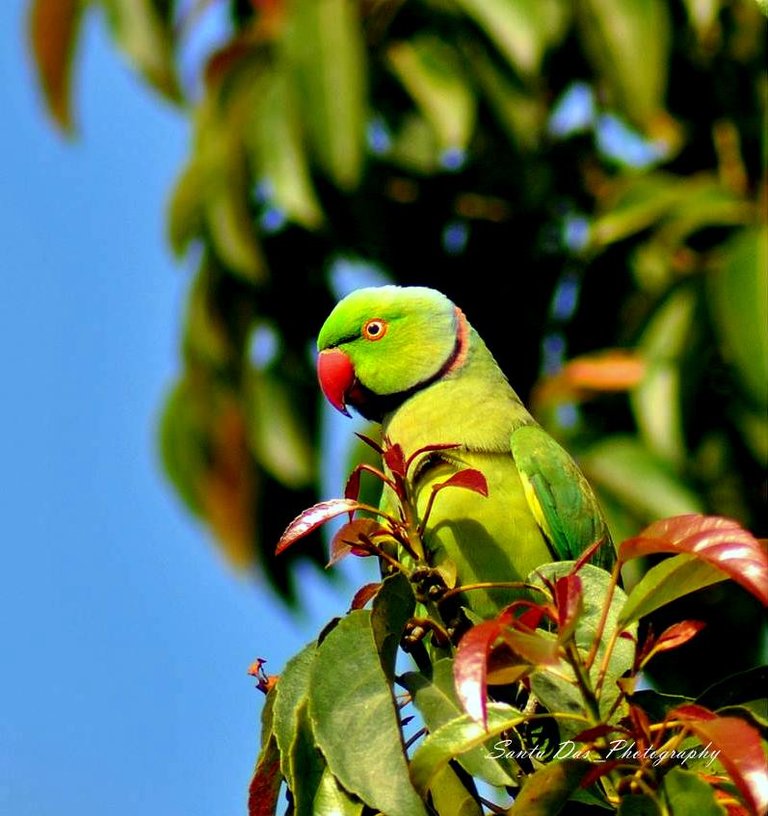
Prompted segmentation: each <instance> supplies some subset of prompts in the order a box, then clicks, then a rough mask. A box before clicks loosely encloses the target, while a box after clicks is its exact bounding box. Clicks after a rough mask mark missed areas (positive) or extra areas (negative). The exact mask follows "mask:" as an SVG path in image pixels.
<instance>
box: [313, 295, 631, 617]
mask: <svg viewBox="0 0 768 816" xmlns="http://www.w3.org/2000/svg"><path fill="white" fill-rule="evenodd" d="M318 350H319V356H318V363H317V366H318V378H319V381H320V385H321V388H322V390H323V392H324V394H325V396H326V397H327V398H328V400H329V401H330V403H331V404H332V405H333V406H334V407H335V408H337V409H338V410H339V411H341V412H342V413H345V414H347V415H349V411H348V408H349V407H352V408H354V409H356V410H357V411H358V412H359V413H360V414H362V416H364V417H365V418H367V419H370V420H375V421H377V422H380V423H381V425H382V433H383V434H384V435H385V436H386V437H387V438H388V439H389V440H391V441H392V442H393V443H398V444H399V445H400V446H401V447H402V449H403V452H404V454H405V456H406V457H408V456H410V455H411V454H413V453H414V452H416V451H418V450H419V449H421V448H424V447H428V446H431V447H433V448H434V446H443V445H445V446H449V445H453V446H455V447H450V448H445V449H442V450H437V451H435V450H432V451H430V452H425V453H424V454H423V456H422V459H421V461H418V462H417V464H416V467H415V468H414V478H413V482H414V493H415V497H416V505H417V508H419V511H420V512H423V510H424V507H425V505H426V504H427V502H428V499H429V496H430V494H431V493H432V488H433V486H434V485H436V484H438V483H440V482H442V481H445V479H446V478H447V477H450V476H451V474H453V473H456V472H458V471H460V470H463V469H467V468H472V469H476V470H479V471H480V472H481V473H482V474H483V475H484V476H485V479H486V482H487V493H488V495H487V497H484V496H482V495H478V493H477V492H473V491H470V490H445V491H442V492H441V493H440V498H439V499H438V500H437V501H435V503H434V508H433V510H432V512H431V514H430V516H429V519H428V523H427V526H426V529H425V531H424V536H423V540H424V547H425V551H426V554H427V559H428V561H429V563H430V564H431V565H432V566H435V567H444V568H446V569H447V570H448V571H455V574H456V575H457V577H458V581H459V583H460V584H461V585H468V584H477V583H486V582H508V581H522V580H524V579H525V578H526V577H527V576H528V575H529V574H530V573H531V572H532V571H533V570H534V569H536V568H537V567H539V566H541V565H542V564H544V563H548V562H551V561H561V560H570V559H576V558H578V557H579V556H580V555H581V554H582V552H583V551H584V550H585V549H586V548H587V547H589V546H590V545H591V544H593V543H594V542H596V541H598V540H600V541H602V542H603V543H602V545H601V546H600V547H599V548H598V550H597V551H596V553H595V555H594V556H593V563H596V564H598V566H603V567H606V568H610V567H611V565H612V563H613V561H614V559H615V552H614V547H613V543H612V541H611V537H610V533H609V532H608V528H607V525H606V522H605V519H604V517H603V515H602V512H601V510H600V508H599V506H598V503H597V500H596V499H595V496H594V493H593V492H592V489H591V487H590V486H589V484H588V483H587V481H586V479H585V478H584V476H583V474H582V473H581V471H580V470H579V468H578V466H577V465H576V463H575V462H574V460H573V459H572V458H571V456H570V455H569V454H568V453H566V451H565V450H564V449H563V448H562V447H561V446H560V445H559V444H558V443H557V442H556V441H555V440H554V439H553V438H552V437H551V436H550V435H549V434H548V433H547V432H546V431H545V430H544V429H543V428H541V426H539V425H538V424H537V423H536V421H535V420H534V419H533V417H532V416H531V414H530V413H529V412H528V410H527V409H526V408H525V406H524V405H523V403H522V402H521V400H520V398H519V397H518V396H517V394H516V393H515V391H514V390H513V389H512V387H511V386H510V384H509V382H508V381H507V378H506V377H505V376H504V374H503V373H502V371H501V370H500V368H499V366H498V365H497V363H496V361H495V360H494V358H493V356H492V354H491V353H490V351H489V350H488V348H487V347H486V345H485V343H484V342H483V340H482V339H481V338H480V336H479V335H478V333H477V332H476V331H475V330H474V329H473V328H472V326H471V325H470V324H469V322H468V321H467V319H466V317H465V316H464V314H463V312H462V311H461V310H460V309H459V308H458V307H457V306H455V305H454V304H453V303H452V302H451V301H450V300H449V299H448V298H447V297H445V295H443V294H441V293H440V292H437V291H435V290H434V289H428V288H425V287H399V286H381V287H371V288H365V289H358V290H357V291H354V292H352V293H351V294H350V295H348V296H347V297H346V298H344V299H343V300H342V301H341V302H340V303H338V304H337V305H336V307H335V308H334V309H333V311H332V312H331V314H330V315H329V317H328V319H327V320H326V322H325V324H324V325H323V327H322V329H321V331H320V334H319V337H318ZM383 501H387V498H386V495H385V497H384V499H383ZM470 594H471V601H470V603H469V604H468V605H469V606H470V608H472V609H473V610H474V611H475V612H477V613H478V614H479V615H481V616H487V615H488V614H493V613H494V612H495V611H498V608H499V606H500V605H501V604H502V603H504V599H506V600H507V602H508V600H509V593H506V594H505V593H503V592H501V591H500V590H487V591H478V592H472V593H467V595H468V596H470Z"/></svg>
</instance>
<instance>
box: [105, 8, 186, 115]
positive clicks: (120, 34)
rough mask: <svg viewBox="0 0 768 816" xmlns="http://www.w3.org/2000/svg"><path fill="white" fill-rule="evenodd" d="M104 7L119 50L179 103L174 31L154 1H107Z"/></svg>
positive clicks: (162, 90) (147, 78)
mask: <svg viewBox="0 0 768 816" xmlns="http://www.w3.org/2000/svg"><path fill="white" fill-rule="evenodd" d="M105 5H106V7H107V10H108V12H109V15H108V16H109V19H110V22H111V24H112V30H113V31H114V34H115V39H116V40H117V43H118V45H119V46H120V48H122V50H123V51H125V53H126V54H127V55H128V56H129V57H130V58H131V60H132V62H133V63H134V64H135V65H136V67H137V68H138V69H139V71H140V72H141V74H142V75H143V77H144V78H145V79H146V80H147V81H148V82H150V83H151V84H152V85H153V86H154V87H155V88H156V89H157V90H158V91H160V93H162V94H163V95H164V96H165V97H166V98H168V99H171V100H173V101H179V100H180V99H181V89H180V87H179V82H178V78H177V76H176V67H175V65H174V53H173V48H174V42H173V31H172V30H171V28H170V27H169V25H168V24H167V21H165V20H163V18H162V17H161V16H160V14H159V13H158V11H157V8H156V6H155V4H154V3H153V2H152V0H105Z"/></svg>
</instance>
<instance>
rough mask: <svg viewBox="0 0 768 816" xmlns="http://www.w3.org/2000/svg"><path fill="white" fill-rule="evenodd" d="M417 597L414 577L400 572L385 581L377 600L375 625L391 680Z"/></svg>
mask: <svg viewBox="0 0 768 816" xmlns="http://www.w3.org/2000/svg"><path fill="white" fill-rule="evenodd" d="M415 606H416V601H415V599H414V597H413V588H412V587H411V583H410V581H409V580H408V579H407V578H406V577H405V575H403V574H402V573H400V572H398V573H396V574H395V575H390V576H389V577H388V578H387V579H386V580H385V581H384V583H383V584H382V585H381V589H380V590H379V591H378V593H377V594H376V597H375V598H374V600H373V607H372V612H371V627H372V629H373V638H374V640H375V642H376V649H377V650H378V653H379V657H380V658H381V666H382V668H383V669H384V673H385V674H386V675H387V678H388V679H389V681H390V683H391V682H393V681H394V677H395V660H396V658H397V650H398V649H399V648H400V641H401V639H402V637H403V631H404V630H405V624H406V623H407V621H408V620H409V619H410V618H411V617H412V615H413V610H414V608H415Z"/></svg>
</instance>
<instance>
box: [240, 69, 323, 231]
mask: <svg viewBox="0 0 768 816" xmlns="http://www.w3.org/2000/svg"><path fill="white" fill-rule="evenodd" d="M300 117H301V111H300V109H299V107H298V105H297V102H296V98H295V89H294V88H293V87H292V85H291V83H290V81H289V77H288V75H287V66H285V65H282V64H280V63H278V65H277V67H276V69H273V70H271V71H267V72H266V73H265V75H264V76H263V77H262V79H261V81H260V82H259V83H258V93H255V94H254V100H253V106H252V113H251V117H250V119H249V121H248V122H247V124H246V131H245V136H244V138H245V141H246V145H247V147H248V148H249V149H250V150H251V151H252V153H253V155H254V157H255V165H256V168H257V169H258V173H259V175H260V176H261V177H262V178H263V179H264V180H265V181H266V183H267V185H268V188H269V197H270V200H271V202H272V203H273V204H274V205H275V206H276V207H277V208H278V209H280V210H281V211H283V212H284V213H285V214H286V216H287V218H288V219H289V220H291V221H293V222H295V223H297V224H301V225H302V226H304V227H306V228H307V229H316V228H317V227H319V226H320V225H321V224H322V221H323V212H322V208H321V206H320V202H319V201H318V199H317V195H316V194H315V190H314V187H313V185H312V179H311V176H310V172H309V162H308V159H307V155H306V150H305V144H304V133H303V130H302V123H301V118H300Z"/></svg>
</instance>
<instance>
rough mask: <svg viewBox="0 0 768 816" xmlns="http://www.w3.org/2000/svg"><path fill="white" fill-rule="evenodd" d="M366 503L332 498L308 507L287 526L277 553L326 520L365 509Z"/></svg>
mask: <svg viewBox="0 0 768 816" xmlns="http://www.w3.org/2000/svg"><path fill="white" fill-rule="evenodd" d="M363 507H364V505H361V504H360V502H357V501H353V500H352V499H331V500H330V501H324V502H319V503H318V504H314V505H312V507H309V508H307V509H306V510H304V512H302V513H299V515H298V516H296V518H295V519H294V520H293V521H292V522H291V523H290V524H289V525H288V526H287V527H286V528H285V532H284V533H283V534H282V535H281V536H280V540H279V541H278V542H277V547H276V548H275V554H276V555H279V554H280V553H281V552H283V550H286V549H288V547H290V546H291V544H294V543H295V542H296V541H298V540H299V539H300V538H304V536H307V535H309V534H310V533H312V532H314V531H315V530H317V528H318V527H322V525H323V524H325V522H326V521H330V520H331V519H332V518H336V516H340V515H341V514H342V513H351V512H354V511H355V510H361V509H363Z"/></svg>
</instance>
